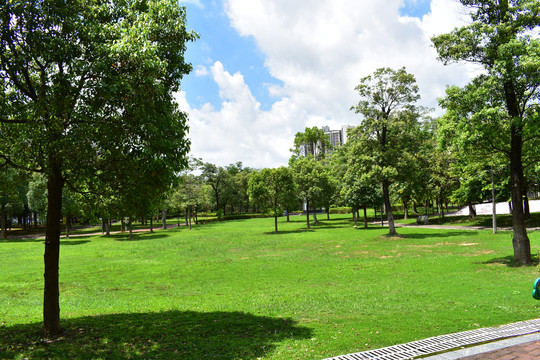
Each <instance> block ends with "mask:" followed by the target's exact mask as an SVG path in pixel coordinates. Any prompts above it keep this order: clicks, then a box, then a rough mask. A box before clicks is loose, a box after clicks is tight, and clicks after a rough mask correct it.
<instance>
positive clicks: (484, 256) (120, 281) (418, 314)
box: [0, 215, 540, 359]
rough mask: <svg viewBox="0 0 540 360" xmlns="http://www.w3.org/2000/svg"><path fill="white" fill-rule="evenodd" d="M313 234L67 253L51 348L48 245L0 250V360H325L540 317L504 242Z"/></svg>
mask: <svg viewBox="0 0 540 360" xmlns="http://www.w3.org/2000/svg"><path fill="white" fill-rule="evenodd" d="M320 220H322V222H321V224H320V225H318V226H313V227H312V228H311V229H310V230H307V229H306V227H305V226H306V225H305V218H304V217H293V218H292V221H291V222H290V223H285V219H284V218H281V219H280V223H279V226H280V233H279V234H274V233H272V231H273V219H250V220H236V221H227V222H213V223H209V224H205V225H202V226H196V227H194V228H193V230H191V231H189V230H187V229H185V228H181V229H173V230H167V231H157V232H155V233H153V234H136V235H135V236H134V239H133V240H132V241H130V240H129V238H128V235H127V234H121V235H113V236H110V237H105V236H93V237H92V236H86V237H72V238H71V239H69V240H62V246H61V262H60V282H61V298H60V303H61V316H62V319H63V322H62V324H63V326H64V327H65V328H66V334H65V336H63V337H61V338H59V339H56V340H54V341H43V340H42V339H40V334H41V324H40V321H41V311H42V288H43V284H42V282H43V278H42V273H43V269H42V267H43V265H42V259H43V241H42V240H7V241H0V270H1V271H2V277H1V279H0V299H2V301H1V303H0V358H1V359H24V358H51V359H68V358H69V359H72V358H79V359H99V358H102V359H157V358H159V359H212V358H214V359H304V358H306V359H321V358H326V357H331V356H336V355H341V354H345V353H351V352H357V351H362V350H367V349H373V348H379V347H384V346H389V345H393V344H398V343H404V342H408V341H412V340H417V339H422V338H426V337H430V336H435V335H440V334H445V333H452V332H457V331H464V330H469V329H475V328H478V327H485V326H495V325H500V324H505V323H510V322H515V321H522V320H528V319H532V318H536V317H537V316H538V310H539V305H540V303H539V302H537V301H536V300H534V299H533V298H532V296H531V292H532V285H533V282H534V280H535V279H536V278H537V277H538V276H539V272H538V268H537V267H512V266H511V261H510V260H511V258H512V243H511V239H512V234H511V233H510V232H500V233H499V234H497V235H493V234H491V232H490V231H489V230H486V231H466V230H437V229H417V228H398V232H399V233H400V236H399V237H392V238H388V237H386V236H385V234H386V233H387V229H383V228H380V227H370V228H369V229H367V230H363V229H354V228H353V227H352V224H351V222H350V219H349V216H348V215H347V216H337V215H333V216H332V219H331V220H326V219H325V218H324V217H323V216H321V217H320ZM529 236H530V238H531V245H532V249H533V253H534V254H536V253H538V251H539V250H540V243H539V242H540V238H539V234H538V233H536V232H531V233H530V234H529Z"/></svg>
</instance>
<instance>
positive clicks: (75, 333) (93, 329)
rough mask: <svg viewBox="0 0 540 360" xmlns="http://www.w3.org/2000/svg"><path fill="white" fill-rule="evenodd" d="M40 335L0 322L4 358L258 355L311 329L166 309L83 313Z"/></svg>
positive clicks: (32, 328)
mask: <svg viewBox="0 0 540 360" xmlns="http://www.w3.org/2000/svg"><path fill="white" fill-rule="evenodd" d="M63 326H64V328H65V333H64V334H63V335H62V336H60V337H58V338H56V339H45V340H44V339H41V338H40V333H41V324H38V323H33V324H24V325H14V326H7V327H6V326H4V327H2V326H0V354H2V359H16V358H42V359H44V358H58V359H60V358H62V359H97V358H100V359H157V358H159V359H222V360H233V359H257V358H259V357H264V356H265V355H266V354H268V353H271V352H272V351H273V350H274V349H275V348H276V345H277V344H278V343H280V342H282V341H284V340H286V339H290V338H292V339H306V338H310V337H311V336H312V330H311V329H309V328H306V327H302V326H298V325H297V323H296V322H295V321H294V320H291V319H286V318H270V317H265V316H255V315H251V314H246V313H241V312H211V313H202V312H193V311H185V312H181V311H167V312H159V313H142V314H112V315H103V316H91V317H82V318H76V319H70V320H66V321H64V322H63Z"/></svg>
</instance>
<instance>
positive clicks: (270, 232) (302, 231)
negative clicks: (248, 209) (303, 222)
mask: <svg viewBox="0 0 540 360" xmlns="http://www.w3.org/2000/svg"><path fill="white" fill-rule="evenodd" d="M306 232H315V230H313V229H308V228H302V229H297V230H279V229H278V232H277V233H276V232H275V231H267V232H264V233H263V234H264V235H287V234H301V233H306Z"/></svg>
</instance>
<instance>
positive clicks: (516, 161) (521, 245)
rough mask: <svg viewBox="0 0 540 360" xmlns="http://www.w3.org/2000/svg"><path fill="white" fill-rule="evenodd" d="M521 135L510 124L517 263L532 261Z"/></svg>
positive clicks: (524, 263)
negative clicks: (526, 216)
mask: <svg viewBox="0 0 540 360" xmlns="http://www.w3.org/2000/svg"><path fill="white" fill-rule="evenodd" d="M521 146H522V142H521V135H520V132H518V131H517V129H516V128H515V126H512V147H511V154H510V174H511V178H512V228H513V230H514V236H513V238H512V244H513V247H514V260H515V261H516V263H518V264H523V265H529V264H531V263H532V257H531V243H530V240H529V236H528V235H527V227H526V226H527V224H526V220H525V214H524V211H523V194H522V189H523V186H522V184H523V166H522V163H521Z"/></svg>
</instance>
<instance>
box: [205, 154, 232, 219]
mask: <svg viewBox="0 0 540 360" xmlns="http://www.w3.org/2000/svg"><path fill="white" fill-rule="evenodd" d="M201 177H202V178H203V179H204V181H205V182H206V183H207V184H208V185H210V186H211V187H212V190H213V191H214V198H215V201H216V210H220V206H222V201H221V200H222V197H223V192H224V188H225V185H226V184H225V182H226V179H227V177H228V173H227V171H226V170H225V169H224V168H222V167H221V166H216V165H214V164H211V163H204V164H203V165H202V174H201Z"/></svg>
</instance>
